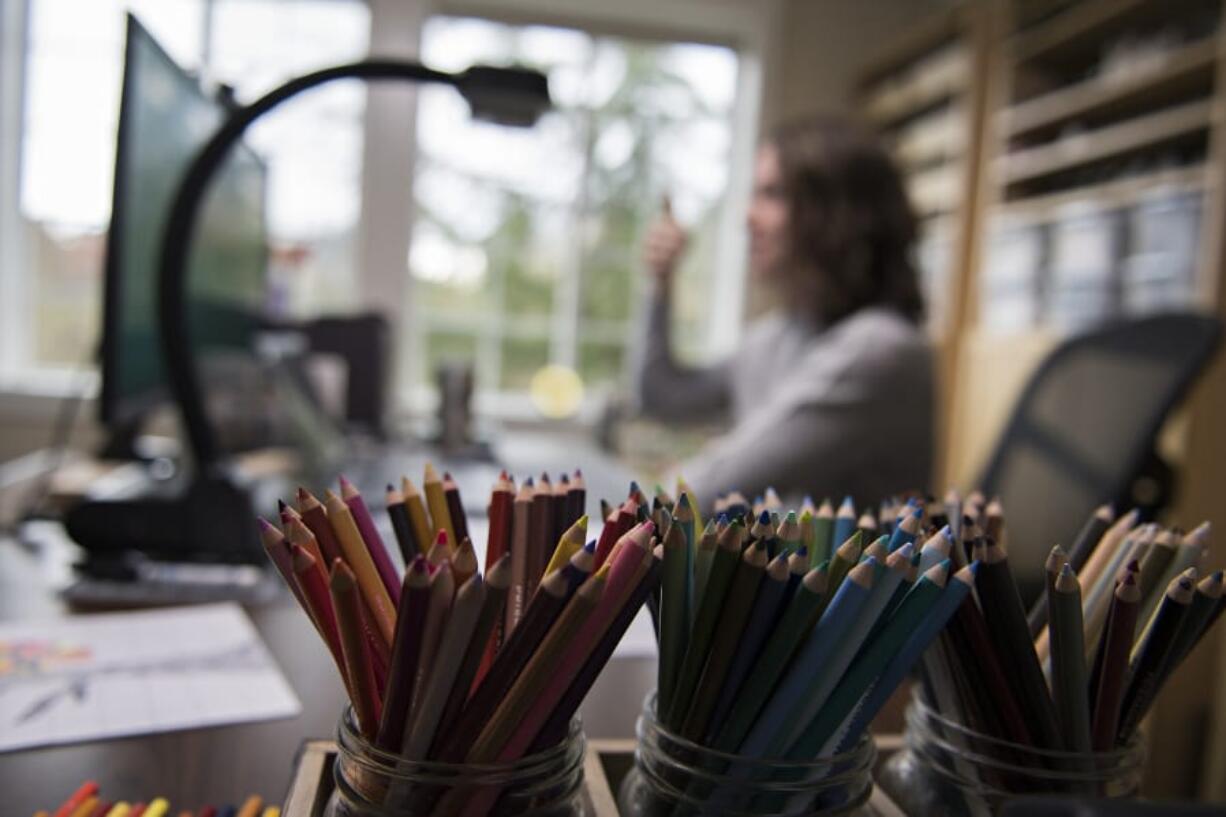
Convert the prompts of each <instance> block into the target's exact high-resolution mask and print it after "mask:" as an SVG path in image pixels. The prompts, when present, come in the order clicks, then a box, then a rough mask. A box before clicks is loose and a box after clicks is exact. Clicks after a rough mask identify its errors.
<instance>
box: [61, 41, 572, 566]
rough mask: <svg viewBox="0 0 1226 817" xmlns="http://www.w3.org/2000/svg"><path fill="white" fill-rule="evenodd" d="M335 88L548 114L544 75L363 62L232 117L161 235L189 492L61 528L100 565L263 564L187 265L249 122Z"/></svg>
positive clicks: (163, 309) (168, 348)
mask: <svg viewBox="0 0 1226 817" xmlns="http://www.w3.org/2000/svg"><path fill="white" fill-rule="evenodd" d="M336 79H362V80H368V81H374V80H404V81H408V82H436V83H441V84H444V85H451V86H453V87H454V88H456V89H457V90H458V91H459V92H460V93H461V94H462V95H463V96H464V98H465V99H467V100H468V104H469V106H470V108H471V109H472V114H473V116H474V117H475V118H477V119H484V120H488V121H493V122H497V123H500V124H505V125H514V126H520V127H524V126H531V125H533V124H534V123H535V122H536V121H537V119H538V118H539V117H540V115H541V114H542V113H543V112H544V111H546V110H548V108H549V107H550V101H549V87H548V84H547V82H546V79H545V76H544V75H543V74H540V73H539V72H536V71H530V70H525V69H518V68H494V67H487V66H474V67H472V68H469V69H468V70H467V71H464V72H462V73H459V74H449V73H445V72H442V71H435V70H433V69H430V68H427V67H425V66H424V65H421V64H419V63H416V62H406V61H401V60H366V61H363V62H355V63H351V64H349V65H339V66H336V67H335V68H327V69H324V70H322V71H316V72H315V73H312V74H307V75H305V76H301V77H298V78H297V79H292V80H290V81H289V82H286V83H285V84H284V85H282V86H280V87H279V88H276V89H275V90H273V91H270V92H269V93H267V94H265V95H264V96H262V97H260V98H259V99H257V100H256V101H255V102H253V103H251V104H250V105H247V106H244V107H239V108H237V109H235V110H234V111H233V112H232V113H231V114H230V116H229V118H228V119H227V120H226V121H225V123H224V124H222V126H221V128H220V129H219V130H218V131H217V133H215V134H214V135H213V138H212V139H210V140H209V141H208V143H207V144H205V146H204V147H203V148H202V149H201V150H200V152H199V153H198V154H197V155H196V158H195V159H194V160H193V161H192V163H191V166H190V167H189V168H188V171H187V175H186V176H185V177H184V179H183V181H182V182H181V183H180V185H179V190H178V192H177V193H176V195H175V199H174V204H173V206H172V207H171V210H170V217H169V220H168V222H167V224H166V229H165V232H164V234H163V236H162V247H161V254H160V256H159V270H158V313H159V315H158V317H159V321H160V328H161V336H162V355H163V358H164V365H165V367H166V378H167V382H168V383H169V385H170V392H171V394H172V396H173V397H174V399H175V401H176V402H177V403H178V405H179V410H180V411H181V412H182V415H183V423H184V427H185V430H186V433H187V436H188V442H189V444H190V445H191V450H192V454H193V455H194V457H195V460H196V470H195V473H194V474H193V476H192V479H191V482H190V484H189V486H188V489H187V493H186V494H185V495H184V496H181V497H178V498H176V499H170V500H167V499H158V498H153V499H137V500H129V501H121V502H106V503H102V502H86V503H82V504H81V505H79V506H77V507H76V508H75V509H73V511H72V512H71V513H70V514H69V515H68V517H67V518H66V519H65V523H66V526H67V528H68V531H69V533H70V534H71V535H72V536H73V538H74V539H76V540H77V541H78V542H81V543H83V544H85V543H87V542H88V545H87V547H88V549H89V550H90V551H91V552H92V554H93V555H94V556H105V555H108V554H117V553H122V552H126V551H129V550H143V551H146V552H157V553H159V554H161V555H163V556H170V557H171V558H172V559H176V560H196V559H204V560H209V561H213V560H222V561H263V554H262V553H261V551H260V546H259V540H258V537H257V536H256V533H255V531H256V526H255V524H254V523H253V519H252V514H253V511H252V503H251V500H250V497H249V496H248V494H247V492H246V491H245V490H243V489H242V488H241V487H240V486H238V485H236V484H235V483H234V482H233V481H232V480H231V479H230V475H229V474H228V473H227V472H226V470H225V469H224V468H223V467H222V465H223V462H222V454H221V449H220V446H219V445H218V442H217V435H216V433H215V432H214V429H213V426H212V424H211V423H210V422H209V419H208V416H207V413H206V412H205V409H204V392H203V389H202V387H201V381H200V374H199V371H198V369H197V366H196V360H195V358H194V356H193V354H192V346H191V340H190V338H191V335H190V327H189V326H188V320H189V319H188V311H187V304H186V291H187V258H188V250H189V249H190V247H191V243H192V239H193V234H194V231H195V227H196V220H197V218H198V216H199V213H200V206H201V202H202V200H203V198H204V194H205V191H206V190H207V189H208V186H209V183H210V182H211V180H212V178H213V176H214V175H215V174H216V173H217V171H218V169H219V168H220V167H221V165H222V163H223V162H224V161H225V158H226V156H227V154H228V153H229V151H230V149H231V148H232V147H233V146H234V143H235V142H237V141H238V140H239V138H240V137H241V136H242V135H243V133H244V132H245V131H246V130H247V128H248V127H249V126H250V125H251V123H252V122H254V121H255V120H257V119H259V118H260V117H261V116H263V115H264V114H266V113H268V112H269V111H270V110H272V109H273V108H275V107H277V105H280V104H281V103H282V102H284V101H285V100H287V99H289V98H290V97H293V96H296V95H297V94H299V93H301V92H302V91H305V90H307V89H309V88H314V87H315V86H317V85H323V84H324V83H326V82H331V81H332V80H336Z"/></svg>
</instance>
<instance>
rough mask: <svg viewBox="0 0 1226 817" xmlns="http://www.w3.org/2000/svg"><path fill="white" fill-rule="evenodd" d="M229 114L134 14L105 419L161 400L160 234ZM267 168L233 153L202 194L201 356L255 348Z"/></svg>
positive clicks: (197, 330)
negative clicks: (198, 158) (190, 170)
mask: <svg viewBox="0 0 1226 817" xmlns="http://www.w3.org/2000/svg"><path fill="white" fill-rule="evenodd" d="M224 117H225V107H224V106H223V105H222V104H221V103H220V102H219V101H218V100H216V99H214V98H212V97H210V96H209V95H207V94H206V93H205V92H204V91H203V89H202V88H201V86H200V84H199V82H198V81H197V80H196V79H195V78H194V77H192V76H191V75H190V74H188V73H187V72H186V71H184V70H183V69H182V68H180V67H179V66H178V65H177V64H176V63H175V62H174V61H173V60H172V59H171V58H170V57H169V55H168V54H167V53H166V52H165V50H163V49H162V48H161V47H160V46H159V45H158V44H157V42H156V41H155V40H154V39H153V37H152V36H151V35H150V34H149V32H148V31H147V30H146V29H145V28H144V27H143V26H141V24H140V23H139V22H138V21H137V20H136V18H135V17H133V16H132V15H128V25H127V46H126V51H125V56H124V78H123V94H122V101H121V103H120V120H119V133H118V147H117V150H116V158H115V186H114V200H113V205H112V212H111V226H110V232H109V234H108V240H107V259H106V287H105V289H106V291H105V299H104V300H105V306H104V315H103V340H102V394H101V400H100V403H101V416H102V421H103V422H104V423H105V424H107V425H108V426H112V427H114V426H117V425H123V424H127V423H132V422H134V421H136V420H137V419H138V418H139V417H140V416H141V415H142V414H143V413H144V412H146V411H147V410H148V409H149V408H150V407H151V406H152V405H154V404H156V403H158V402H160V401H162V400H165V399H166V397H167V389H166V386H165V382H166V380H165V375H164V373H163V368H162V367H163V363H162V355H161V342H160V338H159V333H158V315H157V299H158V295H157V276H158V257H159V252H160V246H161V240H162V231H163V229H164V227H165V223H166V219H167V217H168V215H169V211H170V207H171V204H172V202H173V200H174V196H175V193H176V192H177V190H178V186H179V183H180V181H181V180H182V178H183V176H184V174H185V172H186V170H187V167H188V165H189V164H190V163H191V161H192V159H193V158H194V157H195V155H196V153H197V151H198V150H199V149H200V148H201V146H202V145H203V144H204V143H205V142H206V141H207V140H208V139H209V138H210V137H211V136H212V135H213V133H214V132H215V130H216V129H217V128H218V126H219V125H220V124H221V122H222V120H223V119H224ZM265 175H266V174H265V168H264V166H263V164H262V162H261V161H260V160H259V158H258V157H257V156H256V155H255V154H254V153H252V152H251V151H250V150H249V149H247V148H245V147H243V146H241V145H240V146H239V147H237V148H236V149H235V150H234V151H232V153H231V155H230V157H229V159H228V160H227V164H226V167H225V168H224V169H223V170H222V172H221V173H220V174H218V176H217V177H215V180H214V182H213V184H212V186H211V189H210V190H209V191H208V193H207V194H206V197H205V200H204V202H203V207H202V210H201V213H200V216H199V219H198V222H197V225H196V230H195V239H194V241H193V244H192V249H191V253H190V258H189V273H188V276H189V280H188V288H187V293H188V303H189V304H190V306H189V309H190V318H189V323H190V327H191V332H192V342H193V343H194V344H195V345H196V350H197V355H198V359H200V358H204V359H205V361H204V362H205V364H206V365H205V366H204V369H205V371H207V369H208V367H207V358H208V357H209V356H212V355H216V356H222V357H224V356H232V355H235V354H238V355H243V354H247V353H250V351H251V349H252V346H253V334H254V330H255V328H256V325H257V321H258V318H259V314H260V309H261V306H262V303H263V299H264V289H265V271H266V262H267V246H266V241H265V223H264V191H265Z"/></svg>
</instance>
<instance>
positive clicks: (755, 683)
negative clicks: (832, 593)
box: [715, 565, 827, 752]
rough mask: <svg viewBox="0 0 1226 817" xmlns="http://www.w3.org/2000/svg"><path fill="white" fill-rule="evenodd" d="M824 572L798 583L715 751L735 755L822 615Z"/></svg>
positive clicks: (814, 572) (817, 570) (817, 571)
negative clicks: (794, 656) (797, 651)
mask: <svg viewBox="0 0 1226 817" xmlns="http://www.w3.org/2000/svg"><path fill="white" fill-rule="evenodd" d="M826 579H827V576H826V568H825V567H824V566H821V565H819V566H818V567H815V568H813V569H812V570H810V571H809V572H808V573H806V574H805V577H804V578H803V579H801V581H800V587H799V588H798V589H797V590H796V595H794V596H793V597H792V600H791V602H790V603H789V604H788V606H787V608H786V609H785V610H784V613H783V617H782V619H781V620H780V622H779V626H778V627H776V628H775V631H774V632H773V633H771V635H770V637H769V638H768V639H767V640H766V646H765V647H763V648H762V654H761V655H760V656H759V657H758V661H757V664H756V665H755V666H754V668H753V670H752V671H751V672H750V673H749V677H748V678H746V679H745V683H744V684H742V685H741V690H740V692H739V693H738V694H737V699H736V703H735V704H733V706H732V709H731V710H730V711H729V713H728V717H727V719H726V720H725V721H724V724H723V726H722V727H721V728H720V731H719V734H718V736H717V737H716V739H715V749H717V750H719V751H722V752H734V751H736V748H737V747H738V746H740V745H741V741H742V740H744V739H745V736H746V735H747V734H749V730H750V728H751V727H752V726H753V724H754V721H755V720H756V719H757V717H758V713H759V712H761V711H762V707H763V706H765V704H766V702H767V700H768V699H769V698H770V695H771V692H772V691H773V690H774V688H775V685H776V684H777V683H778V682H779V679H780V677H782V676H783V671H784V670H785V669H786V668H787V665H788V662H790V661H791V660H792V656H793V655H794V654H795V653H796V648H797V647H799V646H800V644H801V642H803V641H804V640H805V637H806V636H808V635H809V631H810V630H812V629H813V625H814V624H815V623H816V622H817V618H818V616H820V615H821V612H820V611H821V608H822V607H824V606H825V600H826V597H827V593H826V589H827V582H826Z"/></svg>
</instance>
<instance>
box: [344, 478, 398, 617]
mask: <svg viewBox="0 0 1226 817" xmlns="http://www.w3.org/2000/svg"><path fill="white" fill-rule="evenodd" d="M340 482H341V499H343V500H345V504H346V505H347V506H348V507H349V512H350V513H352V514H353V521H354V524H356V525H357V526H358V533H360V534H361V535H362V541H363V542H365V543H366V549H367V550H368V551H370V558H371V561H373V562H374V563H375V570H377V571H378V572H379V578H380V579H382V580H383V586H384V587H386V588H387V594H388V595H389V596H391V599H392V606H393V607H398V606H399V605H400V577H399V576H397V575H396V567H395V565H393V564H392V558H391V557H390V556H388V555H387V548H386V547H385V546H384V544H383V538H382V537H381V536H379V529H378V528H376V527H375V520H374V519H373V518H372V517H371V515H370V509H369V508H367V507H366V500H364V499H362V495H361V494H360V493H359V492H358V489H357V488H355V487H353V483H352V482H350V481H349V480H347V479H345V477H344V476H341V480H340Z"/></svg>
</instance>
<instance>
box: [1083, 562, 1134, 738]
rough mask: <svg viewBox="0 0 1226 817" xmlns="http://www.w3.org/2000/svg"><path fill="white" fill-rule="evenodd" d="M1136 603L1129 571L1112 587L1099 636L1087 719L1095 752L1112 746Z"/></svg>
mask: <svg viewBox="0 0 1226 817" xmlns="http://www.w3.org/2000/svg"><path fill="white" fill-rule="evenodd" d="M1140 602H1141V590H1140V588H1138V587H1137V580H1136V577H1135V576H1134V575H1133V574H1132V573H1129V574H1128V576H1127V577H1126V578H1125V579H1124V581H1123V582H1121V583H1120V586H1119V587H1118V588H1116V591H1115V595H1114V601H1113V603H1112V605H1111V616H1110V621H1109V623H1108V624H1107V632H1106V635H1104V636H1103V638H1104V643H1105V644H1106V648H1105V650H1104V651H1103V656H1104V657H1103V669H1102V673H1101V675H1100V678H1099V683H1098V692H1097V694H1096V695H1095V698H1094V715H1093V719H1092V721H1091V723H1092V726H1091V740H1092V745H1093V747H1094V749H1095V750H1096V751H1099V752H1105V751H1108V750H1110V749H1113V748H1115V739H1116V735H1117V734H1118V732H1119V723H1120V707H1121V705H1122V703H1123V697H1124V676H1125V674H1126V672H1127V670H1128V652H1129V650H1130V649H1131V648H1132V638H1133V635H1134V634H1135V632H1136V624H1137V613H1138V608H1139V606H1140Z"/></svg>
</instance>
